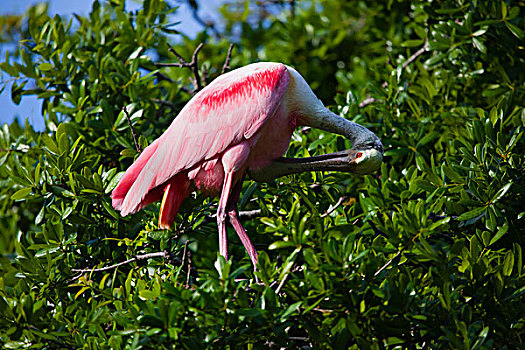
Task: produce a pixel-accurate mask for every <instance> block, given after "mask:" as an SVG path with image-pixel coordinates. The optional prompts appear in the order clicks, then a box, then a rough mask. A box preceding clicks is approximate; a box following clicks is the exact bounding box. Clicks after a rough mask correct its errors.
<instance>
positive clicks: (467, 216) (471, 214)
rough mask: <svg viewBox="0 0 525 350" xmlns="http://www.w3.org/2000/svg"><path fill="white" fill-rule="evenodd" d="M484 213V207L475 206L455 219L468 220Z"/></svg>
mask: <svg viewBox="0 0 525 350" xmlns="http://www.w3.org/2000/svg"><path fill="white" fill-rule="evenodd" d="M484 213H485V207H484V206H483V207H479V208H476V209H473V210H470V211H467V212H465V213H463V214H461V215H460V216H459V217H458V218H457V220H459V221H465V220H470V219H473V218H475V217H477V216H480V215H483V214H484Z"/></svg>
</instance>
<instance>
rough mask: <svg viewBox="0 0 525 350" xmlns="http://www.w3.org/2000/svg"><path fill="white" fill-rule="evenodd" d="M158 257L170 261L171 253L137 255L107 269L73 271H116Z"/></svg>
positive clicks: (75, 270)
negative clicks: (124, 266)
mask: <svg viewBox="0 0 525 350" xmlns="http://www.w3.org/2000/svg"><path fill="white" fill-rule="evenodd" d="M157 257H162V258H164V259H168V258H169V253H168V252H167V251H163V252H156V253H148V254H142V255H135V256H134V257H133V258H131V259H128V260H126V261H122V262H119V263H117V264H114V265H111V266H106V267H101V268H98V269H95V268H90V269H71V271H73V272H80V273H84V272H101V271H108V270H112V269H115V268H117V267H119V266H122V265H126V264H129V263H132V262H134V261H138V260H144V259H151V258H157Z"/></svg>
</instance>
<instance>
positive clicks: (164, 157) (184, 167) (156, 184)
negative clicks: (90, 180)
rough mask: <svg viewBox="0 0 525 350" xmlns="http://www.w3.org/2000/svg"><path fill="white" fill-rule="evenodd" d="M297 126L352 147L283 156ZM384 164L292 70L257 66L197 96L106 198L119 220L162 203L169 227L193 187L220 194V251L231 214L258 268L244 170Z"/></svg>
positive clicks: (262, 175)
mask: <svg viewBox="0 0 525 350" xmlns="http://www.w3.org/2000/svg"><path fill="white" fill-rule="evenodd" d="M298 126H310V127H314V128H319V129H322V130H325V131H329V132H334V133H338V134H340V135H343V136H345V137H347V138H349V139H350V141H351V142H352V149H350V150H347V151H343V152H338V153H332V154H327V155H322V156H317V157H310V158H301V159H290V158H282V157H281V156H282V155H283V154H284V153H285V152H286V150H287V149H288V145H289V142H290V137H291V136H292V133H293V131H294V130H295V128H296V127H298ZM382 160H383V145H382V144H381V141H380V140H379V138H378V137H377V136H376V135H374V134H373V133H372V132H371V131H369V130H368V129H366V128H365V127H363V126H361V125H358V124H356V123H353V122H351V121H348V120H346V119H344V118H342V117H340V116H338V115H336V114H334V113H332V112H331V111H329V110H328V109H326V108H325V107H324V106H323V104H322V102H321V101H319V99H318V98H317V97H316V96H315V94H314V93H313V92H312V90H311V89H310V87H309V86H308V84H307V83H306V81H305V80H304V79H303V77H302V76H301V75H300V74H299V73H298V72H297V71H296V70H294V69H293V68H291V67H288V66H285V65H283V64H280V63H270V62H265V63H254V64H251V65H248V66H245V67H242V68H239V69H236V70H233V71H231V72H229V73H226V74H223V75H221V76H219V77H218V78H217V79H215V80H214V81H213V82H212V83H210V84H209V85H208V86H207V87H206V88H204V89H203V90H201V91H200V92H199V93H197V94H196V95H195V96H194V97H193V98H192V99H191V100H190V101H189V102H188V104H187V105H186V106H185V107H184V108H183V109H182V110H181V112H180V113H179V115H178V116H177V117H176V118H175V120H174V121H173V123H172V124H171V125H170V127H169V128H168V129H167V130H166V132H164V134H163V135H161V136H160V137H159V138H158V139H157V140H155V141H154V142H153V143H152V144H151V145H149V146H148V147H147V148H146V149H145V150H144V151H143V152H142V153H141V155H140V156H139V157H138V159H137V160H136V161H135V163H133V164H132V165H131V167H130V168H129V169H128V170H127V171H126V172H125V173H124V175H123V177H122V179H121V180H120V183H119V184H118V186H117V187H116V188H115V189H114V190H113V193H112V194H111V198H112V203H113V207H115V209H118V210H120V211H121V215H122V216H126V215H128V214H131V213H135V212H137V211H138V210H140V209H142V208H144V207H145V206H146V205H148V204H150V203H153V202H156V201H159V200H162V202H161V207H160V216H159V226H160V227H161V228H164V229H169V228H170V227H171V225H172V224H173V222H174V220H175V217H176V215H177V212H178V210H179V208H180V206H181V204H182V202H183V201H184V199H185V198H186V197H188V196H189V195H190V193H191V192H192V191H193V190H195V189H198V190H199V191H202V192H204V193H206V194H209V195H220V200H219V206H218V209H217V224H218V228H219V252H220V254H221V255H222V256H224V257H225V258H226V259H228V247H227V235H226V217H227V216H229V218H230V222H231V224H232V226H233V228H234V229H235V231H236V232H237V234H238V235H239V238H240V239H241V241H242V243H243V245H244V247H245V248H246V250H247V252H248V255H249V256H250V259H251V261H252V263H253V264H254V266H255V264H256V263H257V251H256V250H255V248H254V246H253V244H252V243H251V241H250V239H249V238H248V235H247V234H246V231H245V230H244V228H243V227H242V225H241V223H240V221H239V219H238V211H237V202H238V200H239V196H240V192H241V188H242V182H243V179H244V176H245V174H246V173H248V174H249V175H250V176H251V177H252V178H253V179H254V180H256V181H269V180H272V179H274V178H277V177H279V176H283V175H287V174H293V173H297V172H303V171H316V170H339V171H347V172H354V173H371V172H374V171H375V170H377V169H378V167H379V166H380V164H381V162H382Z"/></svg>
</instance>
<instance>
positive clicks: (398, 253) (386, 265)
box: [374, 249, 404, 277]
mask: <svg viewBox="0 0 525 350" xmlns="http://www.w3.org/2000/svg"><path fill="white" fill-rule="evenodd" d="M403 250H404V249H401V250H400V251H398V252H397V253H396V255H394V257H393V258H392V259H390V260H388V261H387V262H386V264H384V265H383V266H382V267H381V268H380V269H379V270H377V271H376V273H374V277H376V276H377V275H379V274H380V273H381V271H383V270H384V269H386V268H387V267H388V266H390V264H391V263H392V261H394V259H395V258H397V257H398V256H399V255H400V254H401V253H402V252H403Z"/></svg>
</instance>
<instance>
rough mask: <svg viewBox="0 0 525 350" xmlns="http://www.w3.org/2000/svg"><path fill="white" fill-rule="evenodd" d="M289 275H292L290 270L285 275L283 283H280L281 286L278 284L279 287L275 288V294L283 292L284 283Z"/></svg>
mask: <svg viewBox="0 0 525 350" xmlns="http://www.w3.org/2000/svg"><path fill="white" fill-rule="evenodd" d="M288 275H290V271H288V273H287V274H286V275H284V277H283V279H282V281H281V283H279V286H277V289H276V290H275V294H277V295H279V293H280V292H281V289H282V288H283V286H284V283H285V282H286V280H287V279H288Z"/></svg>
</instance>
